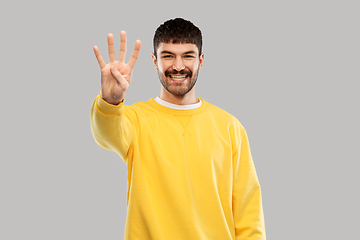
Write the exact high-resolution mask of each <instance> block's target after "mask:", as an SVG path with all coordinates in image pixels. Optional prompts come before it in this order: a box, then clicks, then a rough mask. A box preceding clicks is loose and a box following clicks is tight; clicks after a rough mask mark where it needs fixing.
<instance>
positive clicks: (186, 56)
mask: <svg viewBox="0 0 360 240" xmlns="http://www.w3.org/2000/svg"><path fill="white" fill-rule="evenodd" d="M184 58H185V59H193V58H195V57H194V56H193V55H185V56H184Z"/></svg>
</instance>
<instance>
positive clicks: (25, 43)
mask: <svg viewBox="0 0 360 240" xmlns="http://www.w3.org/2000/svg"><path fill="white" fill-rule="evenodd" d="M359 7H360V3H359V1H356V0H354V1H348V0H341V1H340V0H339V1H334V0H326V1H325V0H323V1H320V0H302V1H286V0H282V1H280V0H274V1H229V0H223V1H194V0H193V1H186V0H183V1H130V0H129V1H120V0H118V1H110V0H102V1H79V0H72V1H69V0H63V1H44V0H43V1H40V0H34V1H24V0H20V1H15V2H14V1H13V2H10V1H7V2H6V1H4V2H2V3H1V7H0V9H1V10H0V20H1V23H0V24H1V38H0V41H1V52H0V61H1V64H0V68H1V71H0V76H1V96H2V97H1V100H2V104H1V118H0V121H1V124H0V130H1V145H0V147H1V151H0V158H1V163H0V194H1V196H0V226H1V227H0V228H1V229H0V239H2V240H25V239H37V240H49V239H51V240H62V239H67V240H70V239H71V240H73V239H74V240H77V239H86V240H98V239H107V240H115V239H123V234H124V226H125V218H126V186H127V182H126V180H127V177H126V164H125V163H124V162H123V161H122V160H121V159H120V158H119V157H118V156H117V155H116V154H115V153H113V152H110V151H106V150H103V149H101V148H100V147H99V146H97V145H96V143H95V141H94V139H93V137H92V134H91V130H90V107H91V104H92V102H93V100H94V98H95V97H96V96H97V95H98V94H99V91H100V70H99V66H98V63H97V61H96V58H95V56H94V53H93V50H92V47H93V46H94V45H97V46H98V47H99V49H100V51H101V53H102V54H103V56H104V58H105V61H108V57H107V42H106V37H107V34H108V33H113V34H114V38H115V46H116V52H117V51H118V49H119V41H120V36H119V34H120V31H121V30H125V31H126V32H127V36H128V54H127V59H128V58H129V56H130V55H131V52H132V49H133V46H134V43H135V41H136V40H137V39H140V40H141V41H142V49H141V51H140V57H139V60H138V62H137V64H136V66H135V69H134V75H133V81H132V83H131V86H130V89H129V92H128V94H127V99H126V103H127V104H130V105H131V104H133V103H135V102H137V101H146V100H148V99H149V98H151V97H154V96H157V95H158V94H159V93H160V83H159V80H158V77H157V74H156V71H155V69H154V67H153V64H152V59H151V53H152V51H153V49H152V38H153V34H154V31H155V29H156V28H157V27H158V26H159V25H160V24H161V23H163V22H164V21H166V20H168V19H171V18H176V17H183V18H185V19H189V20H191V21H192V22H193V23H194V24H195V25H197V26H198V27H199V28H200V29H201V30H202V32H203V40H204V46H203V51H204V53H205V61H204V65H203V68H202V70H201V71H200V74H199V79H198V82H197V85H196V93H197V97H201V98H204V99H205V100H206V101H209V102H211V103H213V104H215V105H217V106H219V107H221V108H223V109H225V110H226V111H228V112H230V113H231V114H233V115H234V116H236V117H237V118H238V119H239V120H240V122H241V123H242V124H243V125H244V127H245V128H246V130H247V133H248V136H249V140H250V146H251V150H252V155H253V159H254V162H255V166H256V169H257V174H258V177H259V180H260V184H261V187H262V193H263V205H264V213H265V224H266V231H267V238H268V239H269V240H289V239H291V240H304V239H306V240H308V239H316V240H318V239H334V240H335V239H336V240H339V239H358V232H357V228H358V226H359V223H360V222H359V202H360V198H359V195H358V192H359V186H358V184H359V180H360V178H359V174H358V169H359V160H360V154H359V143H360V141H359V134H360V131H359V130H360V128H359V122H360V117H359V103H360V97H359V81H360V71H359V63H360V57H359V56H360V47H359V43H360V34H359V29H360V28H359V23H360V14H359Z"/></svg>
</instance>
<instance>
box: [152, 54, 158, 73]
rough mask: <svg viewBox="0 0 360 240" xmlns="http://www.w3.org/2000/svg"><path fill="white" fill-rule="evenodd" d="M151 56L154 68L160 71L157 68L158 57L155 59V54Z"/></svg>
mask: <svg viewBox="0 0 360 240" xmlns="http://www.w3.org/2000/svg"><path fill="white" fill-rule="evenodd" d="M151 56H152V59H153V63H154V67H155V69H156V70H158V67H157V59H156V57H155V54H153V53H152V54H151Z"/></svg>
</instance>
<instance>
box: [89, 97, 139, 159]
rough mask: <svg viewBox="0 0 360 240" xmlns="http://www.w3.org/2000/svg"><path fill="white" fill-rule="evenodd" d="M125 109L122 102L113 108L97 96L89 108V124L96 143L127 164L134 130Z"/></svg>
mask: <svg viewBox="0 0 360 240" xmlns="http://www.w3.org/2000/svg"><path fill="white" fill-rule="evenodd" d="M125 107H126V106H124V101H123V102H121V103H119V104H118V105H116V106H115V105H111V104H109V103H107V102H106V101H105V100H103V99H102V98H101V96H100V95H98V96H97V97H96V98H95V100H94V102H93V105H92V107H91V111H90V123H91V131H92V134H93V136H94V139H95V141H96V143H97V144H98V145H99V146H100V147H102V148H104V149H106V150H110V151H114V152H116V153H117V154H118V155H119V156H120V157H121V158H122V159H123V161H124V162H127V154H128V152H129V148H130V145H131V142H132V139H133V131H134V130H133V126H132V124H131V121H130V119H129V116H128V115H127V114H126V113H125Z"/></svg>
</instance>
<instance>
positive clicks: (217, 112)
mask: <svg viewBox="0 0 360 240" xmlns="http://www.w3.org/2000/svg"><path fill="white" fill-rule="evenodd" d="M203 101H204V100H203ZM204 102H205V103H206V104H207V106H206V109H207V111H209V112H210V113H211V114H212V115H214V117H217V118H219V119H222V120H223V121H224V122H227V123H229V124H232V125H235V126H237V127H241V128H242V125H241V123H240V121H239V120H238V118H236V117H235V116H234V115H233V114H231V113H229V112H227V111H226V110H224V109H222V108H220V107H218V106H216V105H214V104H212V103H209V102H206V101H204Z"/></svg>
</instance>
